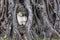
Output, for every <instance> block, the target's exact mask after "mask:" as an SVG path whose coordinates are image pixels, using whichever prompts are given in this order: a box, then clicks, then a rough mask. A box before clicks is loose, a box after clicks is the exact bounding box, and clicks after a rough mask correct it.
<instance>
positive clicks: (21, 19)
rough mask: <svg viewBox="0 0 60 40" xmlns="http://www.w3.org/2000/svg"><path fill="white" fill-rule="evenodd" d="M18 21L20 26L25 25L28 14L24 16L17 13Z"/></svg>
mask: <svg viewBox="0 0 60 40" xmlns="http://www.w3.org/2000/svg"><path fill="white" fill-rule="evenodd" d="M17 21H18V23H19V25H25V24H26V22H27V16H26V14H23V13H21V12H19V13H17Z"/></svg>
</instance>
